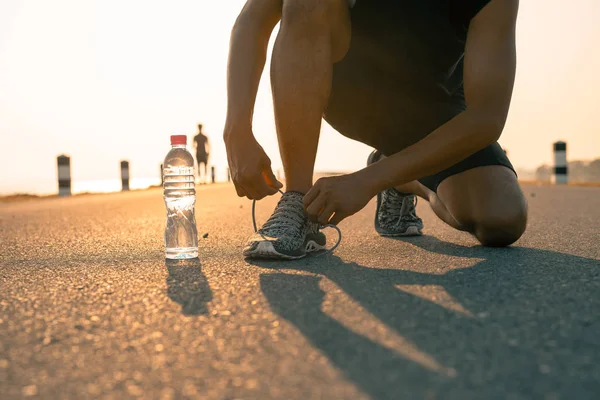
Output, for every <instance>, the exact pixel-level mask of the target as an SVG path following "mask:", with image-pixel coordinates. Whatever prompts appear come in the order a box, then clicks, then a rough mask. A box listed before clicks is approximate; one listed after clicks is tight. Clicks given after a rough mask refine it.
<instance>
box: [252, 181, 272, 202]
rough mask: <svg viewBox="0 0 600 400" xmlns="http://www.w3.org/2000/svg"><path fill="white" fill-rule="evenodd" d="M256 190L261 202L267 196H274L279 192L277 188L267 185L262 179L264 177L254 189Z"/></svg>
mask: <svg viewBox="0 0 600 400" xmlns="http://www.w3.org/2000/svg"><path fill="white" fill-rule="evenodd" d="M254 189H255V191H256V193H257V195H258V196H259V198H257V200H260V199H262V198H264V197H266V196H271V195H274V194H275V193H277V192H278V190H277V188H276V187H273V186H269V185H268V184H267V182H266V181H265V180H264V179H262V177H261V178H260V180H259V181H258V183H257V185H256V187H254Z"/></svg>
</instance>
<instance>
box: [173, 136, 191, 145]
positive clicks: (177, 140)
mask: <svg viewBox="0 0 600 400" xmlns="http://www.w3.org/2000/svg"><path fill="white" fill-rule="evenodd" d="M176 144H187V136H185V135H171V145H176Z"/></svg>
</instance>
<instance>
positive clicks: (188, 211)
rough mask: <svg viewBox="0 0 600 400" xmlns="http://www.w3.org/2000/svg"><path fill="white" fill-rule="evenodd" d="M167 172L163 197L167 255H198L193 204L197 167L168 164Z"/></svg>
mask: <svg viewBox="0 0 600 400" xmlns="http://www.w3.org/2000/svg"><path fill="white" fill-rule="evenodd" d="M163 174H164V198H165V205H166V208H167V224H166V228H165V249H166V252H165V256H166V258H168V259H187V258H196V257H198V231H197V228H196V217H195V213H194V206H195V203H196V195H195V193H196V190H195V183H194V168H193V167H187V166H167V167H166V168H165V169H164V170H163Z"/></svg>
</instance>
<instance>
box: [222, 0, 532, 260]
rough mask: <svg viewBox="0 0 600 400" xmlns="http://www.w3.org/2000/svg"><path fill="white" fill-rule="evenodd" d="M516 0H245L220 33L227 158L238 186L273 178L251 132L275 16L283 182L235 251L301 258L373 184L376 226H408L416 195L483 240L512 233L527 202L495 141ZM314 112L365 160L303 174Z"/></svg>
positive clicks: (510, 77) (265, 189) (254, 193)
mask: <svg viewBox="0 0 600 400" xmlns="http://www.w3.org/2000/svg"><path fill="white" fill-rule="evenodd" d="M518 3H519V2H518V0H469V1H462V0H451V1H429V0H422V1H391V0H390V1H374V0H329V1H323V0H248V1H247V2H246V5H245V6H244V8H243V10H242V12H241V13H240V15H239V17H238V18H237V21H236V23H235V26H234V28H233V31H232V34H231V44H230V52H229V71H228V107H227V120H226V123H225V130H224V140H225V145H226V148H227V157H228V161H229V167H230V169H231V174H232V178H233V182H234V184H235V187H236V190H237V193H238V195H239V196H246V197H248V198H249V199H261V198H263V197H265V196H268V195H272V194H275V193H276V192H277V190H278V188H279V187H282V185H281V183H279V182H278V181H277V179H276V178H275V176H274V175H273V172H272V170H271V161H270V160H269V157H268V156H267V155H266V154H265V152H264V150H263V148H262V147H261V146H260V145H259V144H258V142H257V141H256V139H255V137H254V134H253V132H252V115H253V106H254V102H255V98H256V93H257V88H258V85H259V80H260V77H261V72H262V69H263V66H264V63H265V59H266V54H265V53H266V50H267V48H268V46H267V44H268V43H269V37H270V35H271V32H272V30H273V28H274V27H275V25H276V24H277V23H278V22H279V21H280V20H281V25H280V29H279V33H278V35H277V39H276V41H275V46H274V48H273V54H272V62H271V83H272V93H273V103H274V111H275V121H276V127H277V136H278V139H279V149H280V153H281V159H282V161H283V166H284V170H285V177H286V186H287V187H286V189H287V192H286V193H285V194H284V195H283V197H282V198H281V200H280V201H279V203H278V205H277V207H276V209H275V211H274V213H273V215H272V216H271V217H270V218H269V219H268V221H267V222H266V223H265V224H264V226H263V228H262V229H261V230H260V231H259V232H258V234H257V235H253V236H252V237H251V238H250V240H249V241H248V243H247V245H246V247H245V248H244V251H243V252H244V255H245V256H247V257H261V258H262V257H269V258H280V259H293V258H300V257H303V256H304V255H306V253H307V251H312V250H316V249H319V248H321V247H322V246H324V245H325V237H324V235H323V234H322V233H321V232H319V224H327V223H331V224H338V223H339V222H340V221H342V220H343V219H344V218H346V217H348V216H350V215H352V214H354V213H356V212H358V211H359V210H361V209H362V208H363V207H364V206H365V205H366V204H367V203H368V202H369V200H371V198H373V197H374V196H377V211H376V215H375V229H376V231H377V232H378V233H379V234H380V235H382V236H410V235H421V233H422V229H423V222H422V220H421V218H419V217H418V216H417V214H416V211H415V210H416V208H415V205H416V196H419V197H421V198H423V199H424V200H426V201H428V202H429V204H430V205H431V207H432V209H433V211H434V212H435V213H436V214H437V216H438V217H439V218H440V219H441V220H442V221H444V222H446V223H447V224H448V225H450V226H452V227H454V228H456V229H458V230H461V231H467V232H470V233H471V234H473V235H474V236H475V237H476V238H477V240H479V242H480V243H481V244H483V245H485V246H507V245H510V244H511V243H513V242H515V241H516V240H517V239H519V237H520V236H521V235H522V234H523V231H524V230H525V225H526V222H527V204H526V201H525V198H524V196H523V193H522V191H521V188H520V187H519V183H518V181H517V176H516V174H515V172H514V168H513V166H512V165H511V163H510V161H509V160H508V158H507V156H506V154H504V152H503V151H502V148H501V147H500V146H499V145H498V142H497V140H498V138H499V137H500V134H501V133H502V130H503V129H504V123H505V121H506V116H507V113H508V109H509V106H510V100H511V95H512V89H513V83H514V77H515V69H516V55H515V24H516V20H517V9H518ZM323 117H324V118H325V120H327V121H328V122H329V123H330V124H331V125H332V126H333V127H334V128H335V129H336V130H338V131H339V132H340V133H341V134H343V135H345V136H347V137H350V138H352V139H355V140H358V141H360V142H362V143H365V144H367V145H369V146H372V147H374V148H375V149H376V150H375V151H374V152H373V153H372V154H371V155H370V156H369V158H368V160H367V165H368V166H367V167H366V168H364V169H362V170H360V171H357V172H355V173H351V174H347V175H342V176H336V177H327V178H322V179H319V180H318V181H317V182H316V183H315V184H314V185H313V170H314V162H315V156H316V154H317V144H318V141H319V132H320V128H321V118H323ZM324 150H325V152H324V154H326V155H327V157H329V158H331V159H333V160H336V159H339V157H344V155H343V154H340V152H339V150H338V149H324ZM370 250H371V249H365V251H370Z"/></svg>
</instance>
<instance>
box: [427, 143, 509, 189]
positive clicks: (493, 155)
mask: <svg viewBox="0 0 600 400" xmlns="http://www.w3.org/2000/svg"><path fill="white" fill-rule="evenodd" d="M488 165H503V166H505V167H506V168H509V169H511V170H512V171H513V172H515V169H514V168H513V166H512V164H511V163H510V161H509V159H508V157H507V156H506V153H504V150H502V147H500V145H499V144H498V143H497V142H496V143H493V144H491V145H489V146H488V147H486V148H484V149H482V150H479V151H478V152H476V153H474V154H471V155H470V156H469V157H467V158H465V159H464V160H462V161H460V162H458V163H456V164H454V165H453V166H451V167H450V168H446V169H445V170H443V171H440V172H438V173H437V174H433V175H430V176H426V177H423V178H421V179H419V182H421V183H422V184H423V185H425V186H427V187H428V188H429V189H431V190H433V191H434V192H436V191H437V188H438V186H439V184H440V183H442V181H443V180H444V179H446V178H448V177H450V176H452V175H456V174H459V173H461V172H464V171H467V170H469V169H473V168H477V167H484V166H488ZM516 174H517V173H516V172H515V175H516Z"/></svg>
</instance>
